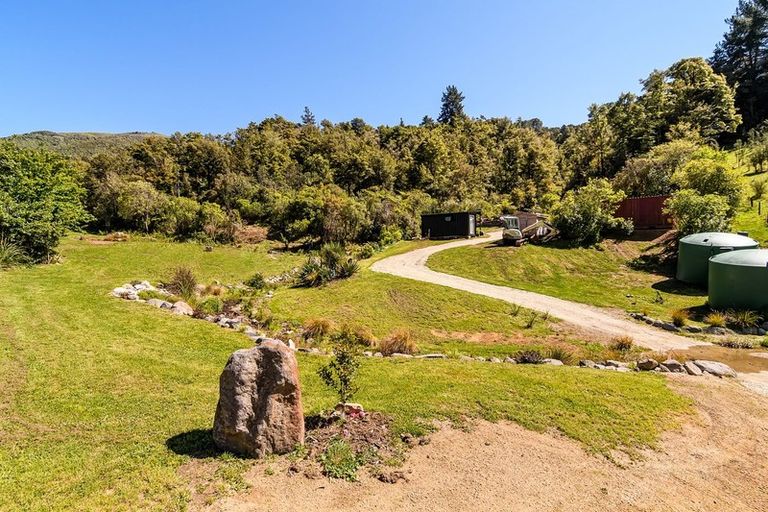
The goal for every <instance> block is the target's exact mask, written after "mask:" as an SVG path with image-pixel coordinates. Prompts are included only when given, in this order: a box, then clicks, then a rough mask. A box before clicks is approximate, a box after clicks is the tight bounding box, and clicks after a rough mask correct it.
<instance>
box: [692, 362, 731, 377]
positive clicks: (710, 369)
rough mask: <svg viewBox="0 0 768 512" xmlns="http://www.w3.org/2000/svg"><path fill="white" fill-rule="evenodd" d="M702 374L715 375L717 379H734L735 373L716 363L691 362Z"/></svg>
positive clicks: (728, 367) (725, 365) (727, 367)
mask: <svg viewBox="0 0 768 512" xmlns="http://www.w3.org/2000/svg"><path fill="white" fill-rule="evenodd" d="M693 364H695V365H696V366H698V367H699V369H700V370H701V371H703V372H704V373H709V374H710V375H715V376H717V377H736V372H735V371H734V370H733V368H731V367H730V366H728V365H727V364H723V363H720V362H717V361H707V360H703V359H697V360H695V361H694V362H693Z"/></svg>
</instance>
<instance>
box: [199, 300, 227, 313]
mask: <svg viewBox="0 0 768 512" xmlns="http://www.w3.org/2000/svg"><path fill="white" fill-rule="evenodd" d="M197 310H198V311H199V312H201V313H203V314H204V315H218V314H219V313H221V312H222V311H224V301H223V300H221V299H220V298H219V297H206V298H205V299H204V300H202V301H201V302H200V303H199V304H198V305H197Z"/></svg>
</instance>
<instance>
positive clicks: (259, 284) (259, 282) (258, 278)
mask: <svg viewBox="0 0 768 512" xmlns="http://www.w3.org/2000/svg"><path fill="white" fill-rule="evenodd" d="M245 284H246V286H250V287H251V288H253V289H255V290H261V289H263V288H264V287H265V286H266V284H267V282H266V281H265V280H264V276H263V275H262V273H261V272H256V273H255V274H253V275H252V276H251V277H249V278H248V280H247V281H246V282H245Z"/></svg>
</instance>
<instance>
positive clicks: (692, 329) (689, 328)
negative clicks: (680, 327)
mask: <svg viewBox="0 0 768 512" xmlns="http://www.w3.org/2000/svg"><path fill="white" fill-rule="evenodd" d="M684 329H685V330H686V331H688V332H690V333H693V334H697V333H700V332H702V331H703V330H704V329H702V328H701V327H699V326H698V325H686V326H685V327H684Z"/></svg>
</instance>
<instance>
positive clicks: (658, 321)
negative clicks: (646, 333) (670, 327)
mask: <svg viewBox="0 0 768 512" xmlns="http://www.w3.org/2000/svg"><path fill="white" fill-rule="evenodd" d="M653 326H654V327H664V322H662V321H661V320H654V321H653Z"/></svg>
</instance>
